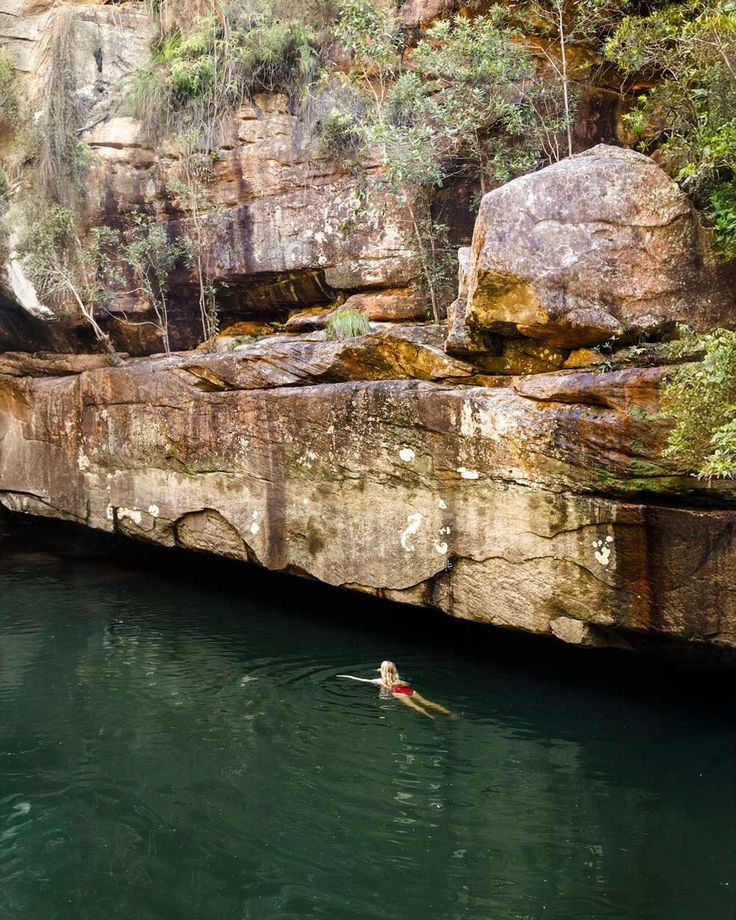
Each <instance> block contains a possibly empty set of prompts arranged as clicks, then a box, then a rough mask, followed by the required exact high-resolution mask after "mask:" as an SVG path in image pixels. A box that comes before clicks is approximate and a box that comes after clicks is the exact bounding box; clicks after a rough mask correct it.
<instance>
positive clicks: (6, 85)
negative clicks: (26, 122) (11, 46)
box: [0, 50, 20, 127]
mask: <svg viewBox="0 0 736 920" xmlns="http://www.w3.org/2000/svg"><path fill="white" fill-rule="evenodd" d="M19 117H20V102H19V90H18V77H17V75H16V72H15V67H13V64H12V63H11V61H10V59H9V58H8V56H7V54H6V53H5V51H2V50H0V123H2V124H3V125H4V126H6V127H14V126H15V125H16V124H17V122H18V119H19Z"/></svg>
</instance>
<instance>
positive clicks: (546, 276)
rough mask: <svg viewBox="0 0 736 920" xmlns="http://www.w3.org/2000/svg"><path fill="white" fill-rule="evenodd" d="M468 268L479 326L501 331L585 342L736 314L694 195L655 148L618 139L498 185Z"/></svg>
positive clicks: (470, 314) (472, 322)
mask: <svg viewBox="0 0 736 920" xmlns="http://www.w3.org/2000/svg"><path fill="white" fill-rule="evenodd" d="M467 271H468V281H467V285H468V294H467V305H466V308H465V316H464V320H463V321H462V322H463V324H464V325H465V326H466V327H467V335H468V336H469V337H471V338H472V337H473V336H477V335H478V334H480V333H484V332H485V333H487V332H496V333H501V334H503V335H515V336H518V335H523V336H529V337H532V338H536V339H540V340H542V341H544V342H546V343H548V344H550V345H553V346H555V347H563V348H565V347H566V348H577V347H579V346H590V345H596V344H601V343H603V342H605V341H607V340H609V339H616V338H619V337H622V336H629V337H631V336H640V335H643V336H657V335H660V334H662V333H663V332H665V331H668V330H671V329H672V328H673V327H674V326H675V324H676V323H679V322H687V323H689V324H690V325H693V326H695V327H696V328H708V327H711V326H713V325H718V324H724V323H726V324H727V323H729V322H730V321H731V320H732V313H733V307H734V300H733V292H732V291H729V290H728V287H727V286H726V285H725V281H724V280H722V279H721V278H720V277H719V275H718V274H717V272H716V269H715V267H714V265H713V264H712V259H711V254H710V251H709V247H708V243H707V240H706V238H705V235H704V233H703V231H702V230H701V229H700V226H699V224H698V221H697V218H696V216H695V214H694V211H693V209H692V207H691V205H690V203H689V201H688V199H687V197H686V196H685V195H684V193H683V192H682V191H681V190H680V189H679V187H678V186H677V185H676V183H674V182H673V181H672V180H671V179H670V178H669V177H668V176H667V175H666V174H665V173H664V172H663V171H662V170H661V169H660V168H659V167H658V166H657V165H656V164H655V163H654V162H653V161H652V160H650V159H649V158H648V157H645V156H643V155H642V154H639V153H636V152H635V151H632V150H625V149H621V148H617V147H608V146H605V145H599V146H597V147H594V148H592V149H591V150H588V151H586V152H585V153H582V154H578V155H576V156H572V157H568V158H567V159H565V160H562V161H561V162H559V163H556V164H554V165H553V166H549V167H547V168H546V169H543V170H541V171H540V172H537V173H532V174H530V175H526V176H522V177H521V178H519V179H515V180H514V181H513V182H509V183H507V184H506V185H504V186H502V187H501V188H498V189H496V190H495V191H492V192H490V193H488V194H487V195H486V196H485V197H484V198H483V201H482V204H481V208H480V213H479V215H478V219H477V221H476V226H475V232H474V236H473V244H472V247H471V253H470V262H469V266H468V270H467ZM458 316H459V312H458Z"/></svg>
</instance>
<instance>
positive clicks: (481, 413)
mask: <svg viewBox="0 0 736 920" xmlns="http://www.w3.org/2000/svg"><path fill="white" fill-rule="evenodd" d="M511 428H513V422H512V421H511V420H510V419H509V417H508V416H507V415H505V414H504V413H503V412H500V411H498V410H495V411H494V410H491V409H487V408H484V407H483V406H479V405H478V404H477V403H474V402H473V401H472V400H470V399H468V400H466V401H465V402H464V403H463V407H462V409H461V411H460V434H461V435H462V436H463V437H465V438H473V437H479V436H480V437H482V438H491V439H492V440H497V439H498V438H499V437H502V436H503V435H505V434H506V433H507V432H508V431H509V430H510V429H511Z"/></svg>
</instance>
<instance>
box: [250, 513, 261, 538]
mask: <svg viewBox="0 0 736 920" xmlns="http://www.w3.org/2000/svg"><path fill="white" fill-rule="evenodd" d="M248 529H249V530H250V532H251V533H252V534H253V536H254V537H255V535H256V534H257V533H258V532H259V531H260V529H261V525H260V524H259V523H258V512H257V511H254V512H253V518H252V520H251V524H250V527H249V528H248Z"/></svg>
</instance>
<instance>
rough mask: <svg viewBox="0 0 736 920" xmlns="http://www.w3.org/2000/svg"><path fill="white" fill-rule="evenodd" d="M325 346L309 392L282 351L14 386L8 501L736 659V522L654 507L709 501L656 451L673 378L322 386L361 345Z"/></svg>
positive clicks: (148, 536)
mask: <svg viewBox="0 0 736 920" xmlns="http://www.w3.org/2000/svg"><path fill="white" fill-rule="evenodd" d="M423 328H424V327H417V328H416V329H412V330H411V332H410V333H407V336H408V337H409V338H410V339H411V338H412V337H413V336H415V335H417V334H418V332H421V330H422V329H423ZM422 334H423V335H424V336H425V338H426V339H427V340H428V341H430V342H432V341H436V340H437V339H438V338H439V335H441V332H440V331H438V330H435V329H434V328H433V327H426V328H424V332H423V333H422ZM365 338H366V339H368V338H370V336H366V337H365ZM386 342H387V346H388V345H389V344H390V345H391V347H392V348H395V347H397V341H396V337H395V336H394V337H389V336H386ZM267 344H268V342H267V341H266V340H264V341H263V342H261V343H259V345H258V346H257V347H256V348H255V351H256V352H258V350H259V349H263V348H265V347H266V345H267ZM305 344H309V345H310V350H309V353H308V355H304V354H302V360H304V361H307V358H308V365H309V368H311V369H310V370H309V373H308V374H307V373H306V372H304V373H303V374H302V377H301V379H296V382H298V383H300V384H301V385H300V386H294V385H293V384H290V385H289V386H271V384H272V383H273V382H274V381H273V380H271V381H269V379H268V374H269V372H268V371H266V370H264V369H263V367H264V364H266V363H268V362H271V364H272V365H273V366H276V365H278V364H279V361H282V360H285V359H284V358H283V355H284V353H283V352H281V351H280V349H281V348H282V347H283V345H284V343H283V342H281V341H280V340H278V339H277V340H276V341H275V342H273V347H274V348H275V349H276V351H275V353H274V354H275V355H277V356H278V355H280V357H278V358H277V357H274V356H271V357H268V356H267V355H265V354H260V355H259V356H258V357H257V358H251V359H249V358H247V356H246V353H242V354H241V355H238V354H235V355H201V356H199V355H198V356H196V358H195V356H192V355H182V356H174V357H172V358H171V359H142V360H136V361H131V362H129V363H128V364H126V365H124V366H121V367H104V368H98V369H95V370H89V371H86V372H84V373H81V374H78V375H76V376H67V377H63V378H59V377H46V378H31V377H21V378H19V377H11V376H4V377H0V457H1V458H2V462H1V463H0V498H1V500H2V504H3V505H5V506H6V507H7V508H9V509H11V510H15V511H26V512H30V513H34V514H41V515H51V516H56V517H62V518H68V519H71V520H76V521H80V522H82V523H85V524H87V525H89V526H92V527H96V528H99V529H102V530H108V531H119V532H123V533H126V534H128V535H130V536H135V537H137V538H139V539H143V540H148V541H151V542H154V543H160V544H162V545H165V546H171V545H175V544H178V545H183V546H186V547H189V548H195V549H197V550H200V551H205V552H213V553H217V554H224V555H228V556H232V557H234V558H238V559H246V558H248V559H250V560H251V561H257V562H258V563H259V564H261V565H263V566H266V567H268V568H271V569H275V570H288V571H292V572H300V573H302V574H305V575H308V576H310V577H314V578H317V579H320V580H322V581H325V582H327V583H329V584H333V585H345V586H353V587H357V588H360V589H361V590H368V591H371V592H374V593H378V594H380V595H381V596H384V597H387V598H390V599H395V600H403V601H410V602H412V603H420V604H431V605H434V606H438V607H440V608H441V609H443V610H445V611H447V612H448V613H450V614H452V615H454V616H459V617H464V618H468V619H474V620H479V621H482V622H487V623H493V624H496V625H500V626H506V627H510V628H515V629H523V630H529V631H533V632H538V633H542V634H549V635H553V636H554V635H556V636H558V637H560V638H562V639H564V640H565V641H573V642H578V641H579V642H580V643H581V644H586V643H588V642H592V641H593V640H595V641H596V642H598V641H599V640H600V641H605V642H609V643H618V642H619V641H620V639H621V635H622V634H624V635H636V634H642V635H659V636H666V637H670V638H677V639H679V640H687V641H691V642H696V643H699V644H708V645H711V646H717V647H722V648H732V647H736V596H735V594H736V592H735V591H734V588H733V578H732V573H733V571H734V566H735V565H736V540H735V539H734V532H735V531H736V528H735V527H734V524H735V523H736V510H729V509H727V508H722V509H720V510H708V509H705V508H703V509H692V510H689V509H675V508H670V507H665V506H660V505H658V504H656V503H652V502H651V496H652V494H654V493H656V492H657V490H664V491H666V494H667V495H668V496H670V497H671V496H673V495H676V494H680V495H681V496H685V495H687V494H688V493H689V492H691V491H693V490H696V491H697V490H698V489H700V490H701V492H702V491H703V490H704V489H705V487H704V485H703V484H700V483H698V481H697V480H693V479H690V478H688V477H682V476H679V475H678V474H677V471H676V470H675V469H673V468H672V467H670V466H668V465H667V464H666V463H665V462H663V461H662V460H661V459H660V451H661V445H662V441H663V438H664V435H665V433H666V425H665V423H664V422H663V421H662V419H661V418H660V417H659V415H658V413H657V394H658V388H659V385H660V382H661V379H662V376H663V374H664V373H665V371H664V370H663V369H661V368H650V369H629V370H628V371H625V372H624V371H618V372H612V373H583V372H579V373H576V372H573V371H570V372H565V373H562V374H560V373H557V374H550V375H542V376H540V377H537V378H529V379H527V380H516V381H514V387H504V386H499V387H495V388H484V387H473V386H466V387H459V386H457V385H448V384H447V383H445V382H441V383H433V382H428V381H425V382H422V381H417V380H411V379H408V380H403V381H402V380H396V379H390V380H376V379H375V378H374V377H373V378H372V377H371V375H372V374H373V373H374V371H373V370H372V368H371V366H370V365H368V364H365V365H360V364H358V363H355V364H353V370H352V372H351V376H350V379H349V380H346V381H345V382H342V383H319V384H317V385H315V384H314V383H311V381H314V380H319V379H324V375H325V374H327V376H328V377H329V379H345V377H346V376H347V375H346V374H344V373H343V375H342V377H340V376H337V377H335V376H334V374H335V369H336V368H339V367H340V362H342V361H347V359H346V357H345V356H346V352H345V351H342V352H340V351H339V350H338V352H335V351H334V350H333V349H334V346H335V344H336V343H324V342H321V343H320V342H311V343H305ZM342 344H343V343H340V345H341V347H342ZM355 344H356V343H353V347H355ZM357 345H358V347H359V348H360V347H361V345H360V343H357ZM414 346H415V347H418V346H417V345H416V343H414ZM374 347H375V346H374ZM377 347H378V350H379V351H380V347H381V346H380V343H379V344H378V346H377ZM422 347H423V348H424V349H425V350H431V349H435V348H436V349H437V351H438V352H439V354H440V355H441V354H442V352H441V350H440V349H439V348H438V346H437V345H431V346H428V345H424V346H422ZM326 356H327V357H326ZM432 360H434V358H433V359H432ZM445 360H448V359H447V358H446V356H445ZM295 361H296V358H295V357H294V354H292V355H291V357H290V358H289V362H290V368H291V370H290V371H289V373H290V374H291V375H292V377H293V378H296V377H297V375H296V374H295V373H294V363H295ZM331 362H332V363H331ZM259 366H260V368H261V369H260V370H259V371H258V372H257V373H256V370H255V368H258V367H259ZM330 366H331V368H332V369H331V370H327V371H325V368H328V367H330ZM438 366H439V365H438ZM195 367H200V368H203V369H204V371H205V372H206V374H204V375H201V374H200V375H198V373H196V372H195V373H193V370H194V368H195ZM303 367H304V368H305V369H306V367H307V364H306V363H305V364H304V365H303ZM390 372H391V373H395V369H394V368H392V369H390ZM279 373H283V371H280V372H279ZM414 373H415V368H412V369H411V374H414ZM206 375H210V378H211V380H213V381H215V384H214V385H211V386H204V387H203V386H201V381H202V380H203V379H205V378H206ZM259 375H260V376H259ZM321 375H322V376H321ZM361 375H364V379H359V378H360V377H361ZM264 380H265V384H264ZM217 381H220V383H219V384H218V383H217ZM269 386H271V388H268V387H269ZM602 488H605V490H606V492H607V493H608V496H609V497H608V498H601V497H600V492H601V489H602ZM644 494H648V495H649V496H650V499H649V500H644V499H643V497H642V496H643V495H644ZM614 495H618V498H613V497H611V496H614ZM627 496H628V498H627ZM727 497H730V498H733V490H732V489H731V490H730V491H729V492H727Z"/></svg>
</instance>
